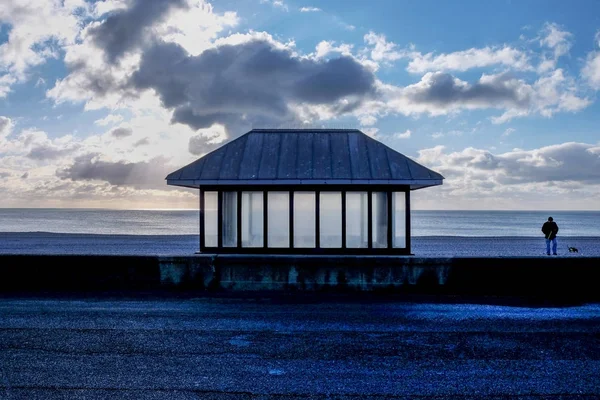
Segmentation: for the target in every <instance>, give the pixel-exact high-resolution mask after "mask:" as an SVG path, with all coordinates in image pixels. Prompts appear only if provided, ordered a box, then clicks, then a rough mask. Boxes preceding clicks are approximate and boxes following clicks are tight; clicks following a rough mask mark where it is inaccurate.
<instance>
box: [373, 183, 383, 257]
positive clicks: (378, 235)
mask: <svg viewBox="0 0 600 400" xmlns="http://www.w3.org/2000/svg"><path fill="white" fill-rule="evenodd" d="M372 194H373V197H372V203H373V204H372V207H373V214H372V216H371V218H372V221H373V248H379V249H380V248H386V247H387V193H385V192H373V193H372Z"/></svg>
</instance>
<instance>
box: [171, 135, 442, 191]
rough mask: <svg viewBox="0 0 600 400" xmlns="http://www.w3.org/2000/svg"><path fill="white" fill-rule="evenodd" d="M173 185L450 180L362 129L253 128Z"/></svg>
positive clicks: (181, 172)
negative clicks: (366, 133)
mask: <svg viewBox="0 0 600 400" xmlns="http://www.w3.org/2000/svg"><path fill="white" fill-rule="evenodd" d="M166 179H167V184H168V185H176V186H187V187H199V186H200V185H231V184H234V185H256V184H262V185H278V184H298V185H300V184H384V185H410V188H411V189H419V188H422V187H427V186H434V185H441V184H442V180H443V179H444V177H443V176H442V175H440V174H438V173H437V172H434V171H432V170H430V169H429V168H426V167H424V166H423V165H421V164H418V163H416V162H415V161H413V160H411V159H410V158H408V157H406V156H404V155H403V154H400V153H398V152H397V151H395V150H392V149H391V148H389V147H387V146H386V145H384V144H383V143H381V142H378V141H377V140H375V139H373V138H371V137H369V136H367V135H365V134H364V133H362V132H361V131H359V130H356V129H253V130H251V131H250V132H248V133H246V134H244V135H242V136H240V137H239V138H237V139H235V140H233V141H231V142H229V143H227V144H225V145H224V146H222V147H220V148H218V149H216V150H214V151H212V152H210V153H208V154H206V155H204V156H203V157H201V158H199V159H198V160H196V161H194V162H192V163H191V164H189V165H186V166H185V167H183V168H180V169H178V170H177V171H175V172H172V173H171V174H169V175H168V176H167V178H166Z"/></svg>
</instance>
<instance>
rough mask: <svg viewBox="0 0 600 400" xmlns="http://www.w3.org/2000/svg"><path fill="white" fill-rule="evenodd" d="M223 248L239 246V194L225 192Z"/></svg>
mask: <svg viewBox="0 0 600 400" xmlns="http://www.w3.org/2000/svg"><path fill="white" fill-rule="evenodd" d="M222 209H223V247H236V246H237V192H223V204H222Z"/></svg>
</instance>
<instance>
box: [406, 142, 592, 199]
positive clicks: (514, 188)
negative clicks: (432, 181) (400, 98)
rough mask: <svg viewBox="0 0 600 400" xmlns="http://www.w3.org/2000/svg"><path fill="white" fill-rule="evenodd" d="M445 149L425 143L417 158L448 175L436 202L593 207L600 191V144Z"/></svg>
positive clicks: (439, 189) (570, 143) (438, 192)
mask: <svg viewBox="0 0 600 400" xmlns="http://www.w3.org/2000/svg"><path fill="white" fill-rule="evenodd" d="M445 150H446V149H445V147H444V146H436V147H433V148H430V149H424V150H421V151H419V157H418V158H417V161H418V162H420V163H423V164H424V165H427V166H428V167H430V168H432V169H434V170H435V171H438V172H440V173H441V174H442V175H444V177H445V178H446V180H445V181H444V185H443V187H441V188H438V190H436V191H437V193H436V203H437V204H443V205H444V207H448V208H463V209H464V208H465V207H467V208H472V209H501V208H506V209H511V208H512V209H514V207H515V204H519V206H520V207H522V208H524V207H527V208H529V207H531V208H532V209H542V208H547V209H548V208H549V209H557V207H558V208H561V207H568V208H569V209H590V207H593V204H594V201H595V199H596V198H597V196H598V195H600V147H599V146H598V145H597V144H596V145H594V144H586V143H574V142H569V143H562V144H557V145H552V146H546V147H542V148H539V149H532V150H521V149H515V150H513V151H510V152H506V153H501V154H494V153H492V152H490V151H488V150H484V149H476V148H472V147H470V148H466V149H464V150H462V151H456V152H446V151H445ZM432 191H433V190H432ZM431 194H432V193H431V192H430V193H429V194H428V196H431ZM421 200H423V199H419V201H421Z"/></svg>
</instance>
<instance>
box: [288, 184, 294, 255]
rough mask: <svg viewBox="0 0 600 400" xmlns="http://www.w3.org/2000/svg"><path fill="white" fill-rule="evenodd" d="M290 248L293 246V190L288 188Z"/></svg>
mask: <svg viewBox="0 0 600 400" xmlns="http://www.w3.org/2000/svg"><path fill="white" fill-rule="evenodd" d="M289 200H290V209H289V212H290V249H293V248H294V191H293V190H290V199H289Z"/></svg>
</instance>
